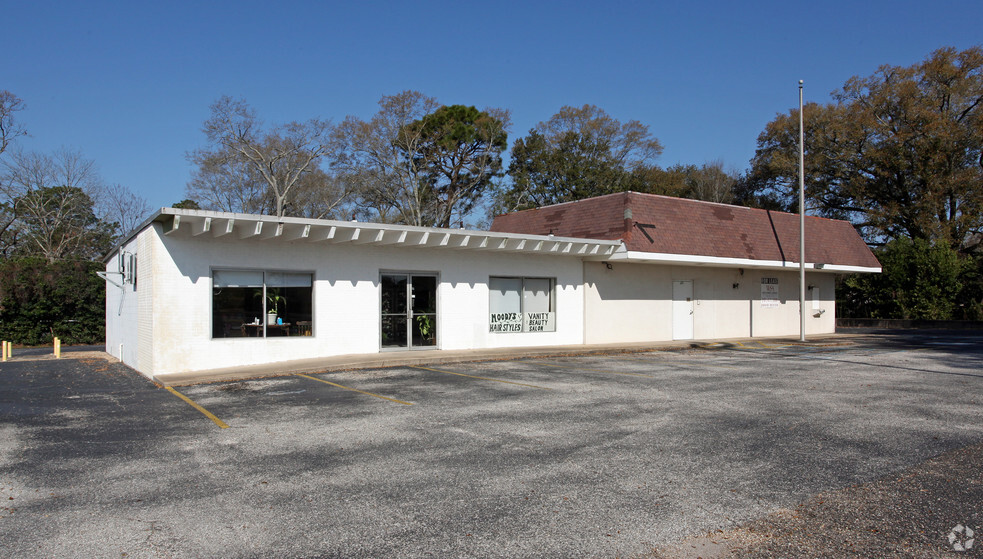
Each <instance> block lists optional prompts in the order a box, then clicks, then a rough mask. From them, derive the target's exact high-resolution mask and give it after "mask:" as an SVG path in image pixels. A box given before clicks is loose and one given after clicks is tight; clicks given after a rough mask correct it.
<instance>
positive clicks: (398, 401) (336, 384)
mask: <svg viewBox="0 0 983 559" xmlns="http://www.w3.org/2000/svg"><path fill="white" fill-rule="evenodd" d="M297 376H298V377H304V378H308V379H311V380H316V381H318V382H323V383H324V384H330V385H331V386H336V387H338V388H344V389H345V390H351V391H352V392H358V393H359V394H365V395H366V396H373V397H375V398H381V399H383V400H389V401H390V402H396V403H397V404H403V405H404V406H412V405H413V402H404V401H402V400H397V399H396V398H390V397H388V396H382V395H379V394H373V393H371V392H366V391H364V390H359V389H357V388H352V387H350V386H344V385H342V384H338V383H336V382H331V381H327V380H324V379H321V378H317V377H312V376H310V375H302V374H298V375H297Z"/></svg>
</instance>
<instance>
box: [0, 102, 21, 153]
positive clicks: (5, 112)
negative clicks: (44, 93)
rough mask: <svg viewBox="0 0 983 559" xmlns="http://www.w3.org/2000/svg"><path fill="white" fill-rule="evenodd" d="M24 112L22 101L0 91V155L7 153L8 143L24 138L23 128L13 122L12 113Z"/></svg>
mask: <svg viewBox="0 0 983 559" xmlns="http://www.w3.org/2000/svg"><path fill="white" fill-rule="evenodd" d="M22 110H24V101H22V100H21V99H20V97H17V96H16V95H14V94H13V93H11V92H9V91H7V90H0V153H3V152H5V151H7V147H8V146H9V145H10V142H11V141H13V139H14V138H16V137H18V136H26V135H27V131H26V130H24V127H23V126H21V125H20V124H18V123H17V122H16V121H15V120H14V113H16V112H17V111H22Z"/></svg>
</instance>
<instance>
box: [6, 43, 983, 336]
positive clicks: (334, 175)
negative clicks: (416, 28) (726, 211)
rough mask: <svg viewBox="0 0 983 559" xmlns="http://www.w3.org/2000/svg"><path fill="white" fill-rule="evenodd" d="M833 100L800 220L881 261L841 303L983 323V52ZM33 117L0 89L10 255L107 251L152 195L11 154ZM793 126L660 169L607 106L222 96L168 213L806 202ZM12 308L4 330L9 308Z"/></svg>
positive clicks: (792, 115)
mask: <svg viewBox="0 0 983 559" xmlns="http://www.w3.org/2000/svg"><path fill="white" fill-rule="evenodd" d="M832 99H833V100H832V102H830V103H826V104H820V103H809V104H807V105H806V106H805V107H804V115H803V116H804V122H805V131H804V133H805V151H806V157H805V161H806V169H805V183H806V193H805V197H806V199H805V203H806V207H807V212H808V213H810V214H812V215H819V216H825V217H832V218H838V219H846V220H849V221H850V222H852V223H853V224H854V225H855V227H856V228H857V230H858V232H860V234H861V235H862V236H863V238H864V239H865V240H866V241H867V242H868V243H869V244H870V245H871V246H872V247H875V252H876V253H877V255H878V257H879V259H880V260H881V262H882V264H883V267H884V273H883V274H879V275H867V276H852V277H846V278H844V279H843V280H842V281H841V285H840V289H839V294H840V295H841V305H840V314H841V315H843V316H850V315H853V316H871V317H896V318H935V319H946V318H967V319H980V318H983V256H981V241H983V231H981V226H983V207H981V206H983V152H981V148H983V49H981V48H980V47H972V48H969V49H966V50H963V51H959V50H956V49H953V48H941V49H938V50H936V51H934V52H932V53H930V54H929V55H928V57H927V58H926V59H925V60H923V61H921V62H919V63H916V64H913V65H911V66H907V67H900V66H890V65H885V66H882V67H880V68H878V69H877V71H876V72H874V73H873V74H872V75H870V76H856V77H853V78H850V79H849V80H847V82H846V83H845V84H844V85H843V87H842V88H841V89H838V90H837V91H834V92H833V95H832ZM23 109H24V103H23V101H22V100H20V99H19V98H18V97H17V96H16V95H14V94H13V93H10V92H7V91H0V163H2V166H0V188H2V191H0V265H7V263H8V262H13V261H15V260H17V259H19V258H40V259H43V260H44V261H46V262H48V263H49V264H52V265H53V264H54V263H57V262H60V261H64V260H91V259H95V258H98V257H99V256H101V255H102V254H104V253H105V251H106V250H108V249H109V248H110V247H111V246H112V245H113V243H114V242H115V241H116V240H117V239H118V238H119V237H120V236H121V235H123V234H125V233H126V232H127V231H129V230H130V229H131V228H132V227H133V226H135V225H137V224H138V223H139V222H140V221H141V220H142V219H143V218H144V217H145V216H146V214H147V212H148V208H147V205H146V203H145V202H144V201H143V200H142V199H140V198H139V197H138V196H135V195H134V194H133V193H132V192H130V191H129V190H128V189H127V188H125V187H123V186H122V185H118V184H115V185H114V184H107V183H106V182H105V181H103V180H102V178H101V177H100V176H99V175H98V173H97V172H96V169H95V164H94V162H93V161H91V160H89V159H86V158H85V157H84V156H83V155H82V154H81V153H80V152H78V151H73V150H59V151H57V152H54V153H32V152H24V151H20V150H16V149H9V148H10V147H11V146H14V145H15V144H16V142H17V139H18V138H19V137H20V136H23V135H25V134H26V131H25V130H24V129H23V127H21V126H20V125H19V123H18V120H17V118H16V116H17V113H18V112H19V111H21V110H23ZM798 120H799V115H798V109H797V108H796V109H791V110H789V111H788V112H787V113H780V114H777V115H776V117H775V118H774V119H773V120H772V121H771V122H768V123H767V124H766V125H765V127H764V130H763V131H762V132H761V134H760V135H759V137H758V138H757V149H756V151H755V155H754V157H753V158H752V160H751V161H750V165H749V168H748V169H747V170H745V171H743V172H740V173H738V172H735V171H732V170H727V169H725V168H724V165H723V162H721V161H709V162H706V163H703V164H701V165H692V164H690V165H684V164H676V165H672V166H669V167H661V166H659V165H658V164H657V160H658V157H659V156H660V154H661V153H662V150H663V146H662V143H661V142H660V141H659V140H658V139H657V138H656V137H655V136H654V135H653V133H652V132H651V131H650V130H649V127H648V126H647V125H645V124H644V123H642V122H640V121H637V120H628V121H621V120H618V119H616V118H614V117H613V116H611V115H609V114H608V113H607V112H605V111H604V110H603V109H601V108H600V107H597V106H595V105H583V106H580V107H573V106H564V107H560V108H559V110H558V111H557V112H556V113H555V114H554V115H552V116H550V117H549V118H547V119H546V120H543V121H542V122H539V123H538V124H537V125H535V126H534V127H533V128H531V129H530V130H528V131H527V132H526V133H525V134H524V135H522V136H520V137H518V138H515V139H513V140H512V141H511V148H509V145H510V138H509V134H510V132H511V118H510V113H509V111H508V110H507V109H502V108H484V109H477V108H476V107H474V106H468V105H444V104H442V103H440V102H439V101H438V100H437V99H435V98H433V97H429V96H427V95H425V94H423V93H420V92H417V91H404V92H401V93H397V94H394V95H385V96H383V97H382V98H381V99H380V100H379V103H378V110H377V112H376V113H375V114H373V115H371V116H370V117H369V118H362V117H358V116H348V117H346V118H344V119H343V120H342V121H341V122H338V123H332V122H328V121H325V120H322V119H320V118H311V119H308V120H306V121H295V122H289V123H285V124H277V123H273V124H269V123H266V122H264V121H263V120H262V119H261V118H260V116H259V115H258V113H257V112H256V111H255V110H254V109H253V108H252V107H251V106H250V105H249V104H248V103H247V102H246V101H245V100H244V99H235V98H232V97H227V96H225V97H221V98H219V99H218V100H216V101H215V103H214V104H213V105H212V106H211V108H210V115H209V117H208V118H207V120H205V122H204V123H203V125H202V132H203V135H204V140H205V141H204V143H203V146H202V147H200V148H198V149H194V150H192V151H190V152H188V154H187V159H188V161H189V163H190V164H191V167H192V178H191V180H190V181H189V183H188V185H187V186H186V190H185V199H184V200H182V201H181V202H179V203H178V204H175V206H177V207H187V208H199V209H210V210H219V211H229V212H244V213H260V214H268V215H275V216H281V217H282V216H298V217H310V218H335V219H359V220H363V221H376V222H383V223H400V224H409V225H420V226H438V227H451V226H462V225H464V223H465V222H468V223H469V224H471V225H475V226H479V227H480V226H482V225H485V224H486V223H487V222H485V221H484V220H483V218H484V216H487V215H495V214H498V213H505V212H510V211H515V210H521V209H526V208H532V207H538V206H543V205H549V204H556V203H561V202H568V201H574V200H579V199H584V198H589V197H593V196H599V195H603V194H609V193H614V192H622V191H627V190H631V191H636V192H645V193H653V194H664V195H669V196H677V197H686V198H693V199H699V200H707V201H712V202H721V203H732V204H738V205H746V206H751V207H758V208H764V209H772V210H780V211H793V212H794V211H796V208H797V205H798V188H797V185H798ZM506 162H507V163H506ZM27 268H31V266H27ZM2 285H3V281H2V278H0V290H2V289H3V288H2ZM0 297H6V291H4V292H3V293H0ZM0 307H2V308H0V322H5V321H6V319H5V318H4V315H3V314H2V313H4V312H6V309H7V308H12V306H11V305H8V304H7V303H6V299H4V300H3V301H0Z"/></svg>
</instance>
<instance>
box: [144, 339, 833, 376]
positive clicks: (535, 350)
mask: <svg viewBox="0 0 983 559" xmlns="http://www.w3.org/2000/svg"><path fill="white" fill-rule="evenodd" d="M849 338H850V336H849V335H843V334H822V335H816V336H815V337H814V339H810V340H807V341H806V342H800V341H799V339H798V337H794V338H793V337H778V338H735V339H725V340H677V341H670V342H646V343H635V344H593V345H575V346H537V347H521V348H515V347H510V348H494V349H472V350H422V351H398V352H382V353H373V354H360V355H339V356H335V357H325V358H320V359H302V360H296V361H283V362H280V363H273V364H265V365H249V366H243V367H228V368H222V369H209V370H206V371H190V372H181V373H164V374H159V375H155V376H154V377H153V379H151V380H153V381H154V382H156V383H159V384H161V385H163V386H189V385H194V384H205V383H209V382H227V381H235V380H248V379H256V378H265V377H276V376H285V375H295V374H299V373H329V372H338V371H351V370H358V369H384V368H388V367H409V366H414V365H441V364H449V363H469V362H476V361H497V360H511V359H525V358H544V357H573V356H579V355H603V354H615V353H646V352H651V351H671V350H684V349H699V348H710V347H715V346H742V345H743V344H745V343H752V344H753V343H758V342H760V343H762V344H766V345H767V344H786V345H791V344H794V345H806V346H813V347H822V346H835V345H845V344H850V343H852V342H850V341H849ZM760 349H765V348H760Z"/></svg>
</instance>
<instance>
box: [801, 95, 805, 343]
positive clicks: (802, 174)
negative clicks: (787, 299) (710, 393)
mask: <svg viewBox="0 0 983 559" xmlns="http://www.w3.org/2000/svg"><path fill="white" fill-rule="evenodd" d="M805 153H806V152H805V131H804V129H803V126H802V80H799V341H800V342H804V341H806V202H805V200H806V176H805V167H806V155H805Z"/></svg>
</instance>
